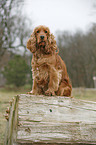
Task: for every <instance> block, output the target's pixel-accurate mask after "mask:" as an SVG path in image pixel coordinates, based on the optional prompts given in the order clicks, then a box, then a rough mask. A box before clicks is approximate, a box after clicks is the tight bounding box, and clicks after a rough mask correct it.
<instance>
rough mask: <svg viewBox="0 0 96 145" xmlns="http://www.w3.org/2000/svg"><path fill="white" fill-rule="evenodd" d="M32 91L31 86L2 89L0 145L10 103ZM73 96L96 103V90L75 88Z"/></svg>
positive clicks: (0, 98) (0, 100) (0, 95)
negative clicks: (16, 97) (15, 97)
mask: <svg viewBox="0 0 96 145" xmlns="http://www.w3.org/2000/svg"><path fill="white" fill-rule="evenodd" d="M29 90H30V87H29V86H25V87H23V88H19V89H18V88H13V87H11V88H10V89H9V88H8V87H7V88H2V89H0V145H3V142H4V133H5V127H6V120H5V117H4V114H5V110H6V109H7V107H8V106H9V101H10V100H11V99H12V98H13V97H14V96H15V95H18V94H22V93H23V94H24V93H26V92H28V91H29ZM72 95H73V96H74V98H76V99H82V100H88V101H95V102H96V89H84V88H75V89H73V92H72Z"/></svg>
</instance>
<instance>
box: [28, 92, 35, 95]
mask: <svg viewBox="0 0 96 145" xmlns="http://www.w3.org/2000/svg"><path fill="white" fill-rule="evenodd" d="M27 94H30V95H35V93H34V92H33V91H30V92H27Z"/></svg>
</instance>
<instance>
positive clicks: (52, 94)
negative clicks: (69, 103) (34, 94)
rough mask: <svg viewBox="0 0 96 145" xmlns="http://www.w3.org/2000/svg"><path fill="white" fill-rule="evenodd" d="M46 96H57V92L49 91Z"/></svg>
mask: <svg viewBox="0 0 96 145" xmlns="http://www.w3.org/2000/svg"><path fill="white" fill-rule="evenodd" d="M45 95H46V96H55V95H56V94H55V92H54V91H53V90H52V89H48V90H47V91H46V92H45Z"/></svg>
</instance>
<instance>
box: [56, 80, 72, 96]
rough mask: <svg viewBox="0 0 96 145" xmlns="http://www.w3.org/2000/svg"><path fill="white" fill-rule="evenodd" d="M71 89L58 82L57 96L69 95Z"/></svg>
mask: <svg viewBox="0 0 96 145" xmlns="http://www.w3.org/2000/svg"><path fill="white" fill-rule="evenodd" d="M71 91H72V89H71V88H70V87H69V86H66V85H65V84H64V83H63V82H62V83H61V84H60V87H59V89H58V91H57V95H58V96H68V97H69V96H71Z"/></svg>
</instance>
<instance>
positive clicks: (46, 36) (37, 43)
mask: <svg viewBox="0 0 96 145" xmlns="http://www.w3.org/2000/svg"><path fill="white" fill-rule="evenodd" d="M54 38H55V37H54V35H53V34H51V33H50V30H49V28H48V27H46V26H42V25H41V26H38V27H36V28H35V29H34V31H33V33H32V35H31V38H30V39H29V40H28V42H27V48H28V49H29V50H30V51H31V52H32V53H35V52H36V51H37V50H38V49H39V50H40V51H41V52H42V53H45V54H50V53H52V52H54V51H56V50H57V45H56V41H55V39H54Z"/></svg>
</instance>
